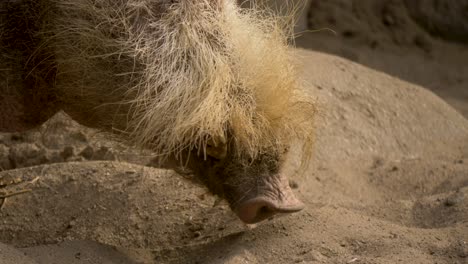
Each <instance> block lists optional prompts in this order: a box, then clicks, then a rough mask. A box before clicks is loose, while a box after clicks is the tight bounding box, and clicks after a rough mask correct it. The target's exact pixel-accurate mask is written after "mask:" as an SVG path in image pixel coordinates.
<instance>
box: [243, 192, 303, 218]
mask: <svg viewBox="0 0 468 264" xmlns="http://www.w3.org/2000/svg"><path fill="white" fill-rule="evenodd" d="M303 208H304V204H303V203H302V202H301V201H299V200H298V199H297V198H296V197H295V196H293V197H289V199H287V200H285V201H278V200H276V199H269V198H267V197H260V198H259V197H257V198H253V199H250V200H248V201H245V202H243V203H242V204H240V205H239V206H238V207H237V210H236V213H237V215H238V217H239V218H240V219H241V220H242V221H243V222H245V223H247V224H254V223H258V222H260V221H263V220H265V219H268V218H270V217H272V216H273V215H275V214H285V213H294V212H297V211H300V210H302V209H303Z"/></svg>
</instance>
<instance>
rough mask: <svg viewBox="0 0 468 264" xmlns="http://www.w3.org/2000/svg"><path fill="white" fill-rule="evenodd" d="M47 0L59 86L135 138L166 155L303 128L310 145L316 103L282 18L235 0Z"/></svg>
mask: <svg viewBox="0 0 468 264" xmlns="http://www.w3.org/2000/svg"><path fill="white" fill-rule="evenodd" d="M49 1H51V3H53V5H54V8H55V14H53V15H51V19H50V20H49V23H50V24H52V26H50V25H47V30H44V32H43V34H44V35H47V34H48V35H50V37H49V39H50V40H53V41H51V42H53V44H50V45H49V46H50V47H51V48H50V49H49V50H53V53H54V56H55V60H56V65H57V66H56V67H57V82H56V85H57V87H56V90H57V92H58V93H60V94H61V98H63V101H65V102H68V101H69V102H70V104H71V102H73V101H76V100H77V98H79V99H80V100H82V101H83V102H84V101H86V102H87V103H86V104H85V105H86V107H87V108H93V109H94V110H93V111H94V112H95V113H96V116H99V117H100V118H99V122H102V123H106V126H109V127H113V128H117V129H119V131H120V132H121V134H123V135H125V136H126V137H127V138H128V139H130V140H132V142H133V143H135V144H136V145H138V146H142V147H145V148H150V149H151V150H153V151H154V152H155V153H156V154H158V155H160V156H161V157H165V156H168V155H176V156H177V155H179V154H180V153H181V152H182V151H183V150H187V149H194V148H196V149H199V150H204V149H205V148H206V145H207V144H208V142H209V141H210V140H213V139H214V140H216V139H217V138H228V139H230V140H231V142H230V144H231V145H232V146H233V148H232V151H234V152H235V153H234V156H235V157H238V158H240V159H243V158H245V157H249V158H255V157H256V156H257V155H260V154H262V153H264V152H267V151H268V152H272V151H273V152H281V151H283V148H284V146H285V145H287V144H288V142H289V141H291V140H292V139H295V138H298V139H301V140H303V141H304V142H306V145H305V148H304V152H305V153H308V152H309V150H310V143H311V142H312V135H313V118H314V115H315V104H314V103H313V101H311V100H310V98H309V97H307V96H306V95H305V94H304V93H303V92H302V89H301V82H300V80H299V79H298V75H297V69H296V62H295V61H294V55H293V54H292V53H293V49H291V48H290V47H289V46H288V41H289V36H290V32H289V31H288V30H285V29H286V28H289V26H290V25H286V23H284V20H282V19H278V18H275V17H274V16H272V15H270V14H268V13H267V12H265V11H258V10H256V9H240V8H239V7H238V6H237V5H236V4H235V3H234V1H213V0H198V1H188V0H186V1H185V0H180V1H164V0H49ZM168 2H171V3H168ZM45 45H47V44H45ZM83 107H84V106H83ZM110 109H112V111H110ZM109 113H111V114H109ZM103 116H105V118H103ZM107 123H108V124H107Z"/></svg>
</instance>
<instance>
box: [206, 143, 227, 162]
mask: <svg viewBox="0 0 468 264" xmlns="http://www.w3.org/2000/svg"><path fill="white" fill-rule="evenodd" d="M206 155H208V156H210V157H211V158H213V159H215V160H223V159H225V158H226V155H227V145H226V144H218V145H211V144H207V145H206Z"/></svg>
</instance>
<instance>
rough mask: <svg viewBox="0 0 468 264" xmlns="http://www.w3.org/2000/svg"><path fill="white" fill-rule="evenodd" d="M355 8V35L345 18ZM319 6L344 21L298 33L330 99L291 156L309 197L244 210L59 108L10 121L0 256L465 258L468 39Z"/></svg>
mask: <svg viewBox="0 0 468 264" xmlns="http://www.w3.org/2000/svg"><path fill="white" fill-rule="evenodd" d="M323 2H325V1H323ZM329 2H330V3H332V2H333V1H329ZM311 8H316V9H315V10H319V8H324V9H320V10H322V11H321V13H320V14H325V13H327V10H328V9H326V8H328V7H326V6H314V5H312V7H311ZM334 10H335V11H336V14H335V15H336V16H339V17H344V18H346V16H342V14H340V13H339V12H338V10H340V9H337V8H335V9H334ZM317 12H318V11H317ZM343 12H347V14H349V10H344V11H343ZM398 14H400V13H398ZM355 17H360V18H361V19H360V20H359V19H358V21H361V23H362V25H357V26H354V28H355V29H356V32H358V33H356V34H354V36H360V37H350V36H349V34H348V33H344V34H343V33H342V32H343V31H342V30H344V29H343V28H344V26H345V25H353V23H354V22H353V21H354V20H353V19H355ZM310 19H311V27H312V28H320V27H332V28H333V27H335V31H336V32H338V33H339V34H338V35H333V34H330V33H326V32H313V33H306V34H303V36H302V37H301V38H299V39H298V40H297V43H298V46H299V47H300V48H298V49H297V58H298V61H299V62H300V63H301V64H302V65H303V69H304V70H303V73H302V76H303V77H304V82H305V84H306V85H305V86H306V87H307V88H306V89H307V90H308V92H310V93H311V94H312V95H313V97H314V98H316V102H317V103H318V105H319V107H320V113H319V119H318V120H317V142H316V144H315V153H314V157H313V166H312V167H311V168H310V170H309V171H307V173H305V174H300V175H298V174H296V173H295V171H294V168H296V166H297V163H298V161H297V160H296V159H297V157H296V156H295V154H294V151H293V152H292V153H291V154H290V157H289V159H288V168H289V171H290V173H291V182H290V183H291V186H293V187H294V188H295V191H296V193H297V194H298V196H299V197H300V198H301V199H302V201H303V202H304V203H305V204H306V208H305V209H304V210H303V211H301V212H299V213H296V214H293V215H289V216H284V217H281V218H276V219H272V220H268V221H265V222H263V223H261V224H258V225H256V226H246V225H244V224H242V223H241V222H240V221H239V220H238V219H237V217H236V216H235V215H234V214H233V213H232V212H231V211H230V210H229V208H228V206H227V204H225V203H224V202H219V201H218V200H217V199H216V197H213V196H212V195H210V194H209V193H207V191H206V189H205V188H203V187H202V186H199V185H197V184H194V183H193V182H192V181H191V180H190V175H179V174H177V173H175V172H173V171H169V170H162V169H158V168H155V167H154V166H152V164H153V163H152V158H151V153H148V152H144V151H137V150H134V149H132V148H130V147H127V146H125V145H124V144H122V143H119V142H117V141H115V140H112V138H109V137H108V136H107V135H105V134H101V133H99V132H97V131H94V130H92V129H89V128H85V127H83V126H81V125H79V124H77V123H75V122H74V121H73V120H71V119H70V118H69V117H68V116H66V115H65V114H63V113H60V114H58V115H56V116H54V118H52V119H51V120H49V121H48V122H47V123H45V124H44V125H43V126H41V127H39V128H37V129H35V130H31V131H27V132H25V133H1V134H0V167H1V168H2V171H0V197H6V199H1V200H0V203H1V204H2V206H1V210H0V264H13V263H19V264H26V263H28V264H29V263H41V264H42V263H44V264H52V263H57V264H58V263H60V264H62V263H71V264H74V263H106V264H107V263H109V264H110V263H230V264H238V263H239V264H240V263H274V264H275V263H278V264H280V263H359V264H361V263H369V264H370V263H382V264H390V263H392V264H393V263H421V264H423V263H424V264H426V263H447V264H449V263H450V264H452V263H460V264H463V263H467V261H468V259H467V258H468V198H467V197H468V120H467V119H466V116H467V115H468V112H467V109H468V96H467V93H468V92H467V91H468V87H467V86H468V70H467V67H468V66H467V65H466V63H463V62H466V61H467V60H465V58H468V55H467V54H468V48H466V46H463V45H461V44H460V43H454V42H448V41H442V40H440V39H437V38H435V37H432V36H429V35H424V36H425V37H426V38H427V42H428V43H430V44H427V45H430V47H431V50H430V51H426V50H424V49H423V48H421V47H420V45H419V44H418V45H416V44H414V42H411V43H412V44H411V43H406V42H405V43H403V44H398V43H396V42H393V40H392V37H389V36H392V35H391V34H389V33H388V31H385V30H384V29H379V30H377V31H376V32H382V34H381V35H378V34H376V33H375V32H374V34H367V33H366V28H365V27H364V26H363V25H366V23H367V22H366V21H365V18H363V16H356V15H354V16H350V18H349V21H348V22H349V23H347V24H346V23H343V24H335V25H332V24H329V25H324V24H319V22H320V23H322V22H323V23H325V22H324V21H327V19H328V18H327V19H321V18H317V17H316V16H311V17H310ZM314 19H316V20H314ZM407 19H409V18H407ZM408 28H409V27H405V30H409V31H410V32H413V31H411V29H408ZM405 32H406V33H405V34H408V32H407V31H405ZM418 32H419V31H418ZM360 33H362V34H360ZM359 34H360V35H359ZM421 34H422V33H421ZM351 35H352V34H351ZM367 37H375V38H378V39H380V38H381V40H380V42H379V41H378V43H379V44H378V45H377V46H374V44H372V41H370V42H367V40H365V39H366V38H367ZM387 38H388V39H387ZM314 50H315V51H314ZM318 51H319V52H318ZM324 52H325V53H324ZM326 53H331V54H335V55H339V56H335V55H330V54H326ZM464 56H467V57H464ZM13 70H14V69H13V68H7V69H3V70H2V71H1V72H0V74H2V75H3V76H5V75H8V76H10V77H8V78H2V80H3V83H2V84H1V85H9V86H14V85H15V81H14V77H15V76H14V75H12V74H11V71H13ZM2 200H3V202H2Z"/></svg>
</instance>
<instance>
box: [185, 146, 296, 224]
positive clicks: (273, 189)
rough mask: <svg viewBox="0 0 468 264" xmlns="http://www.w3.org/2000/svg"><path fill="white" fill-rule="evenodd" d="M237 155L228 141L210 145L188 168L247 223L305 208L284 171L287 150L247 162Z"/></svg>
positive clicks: (196, 154) (262, 155)
mask: <svg viewBox="0 0 468 264" xmlns="http://www.w3.org/2000/svg"><path fill="white" fill-rule="evenodd" d="M233 140H234V139H232V138H231V139H230V140H229V141H231V142H232V141H233ZM235 152H236V150H235V144H232V143H229V142H226V141H224V140H218V142H216V143H213V142H210V143H209V144H208V146H207V148H206V152H205V154H200V153H199V152H198V151H197V150H194V151H192V152H191V155H190V157H189V159H188V163H187V167H188V168H189V169H191V170H192V171H193V172H194V174H195V175H196V176H197V178H198V179H199V180H201V181H202V182H203V183H204V184H205V185H206V186H207V187H208V188H209V190H210V191H211V192H213V193H215V194H217V195H219V196H220V197H224V198H225V199H226V200H227V201H228V203H229V205H230V207H231V209H232V210H233V211H234V212H235V213H236V214H237V215H238V217H239V218H240V219H241V220H242V221H243V222H245V223H250V224H251V223H256V222H260V221H262V220H264V219H267V218H269V217H271V216H273V215H275V214H278V213H292V212H296V211H299V210H301V209H302V208H303V204H302V203H301V202H300V201H299V200H298V199H297V198H296V197H295V195H294V193H293V192H292V190H291V188H290V186H289V183H288V179H287V177H286V175H285V174H284V172H283V171H282V165H283V161H284V158H285V155H286V150H285V151H284V152H282V153H277V152H276V151H274V150H272V151H270V152H266V153H261V154H259V155H257V156H256V157H255V158H247V159H246V160H242V159H239V157H238V156H236V154H235Z"/></svg>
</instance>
